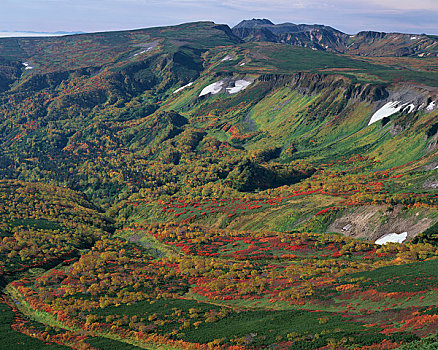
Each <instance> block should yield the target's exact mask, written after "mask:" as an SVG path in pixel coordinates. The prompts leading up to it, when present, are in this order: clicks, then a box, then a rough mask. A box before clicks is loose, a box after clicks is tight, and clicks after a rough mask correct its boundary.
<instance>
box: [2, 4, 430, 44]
mask: <svg viewBox="0 0 438 350" xmlns="http://www.w3.org/2000/svg"><path fill="white" fill-rule="evenodd" d="M0 9H1V11H0V31H37V32H55V31H68V32H70V31H84V32H95V31H107V30H121V29H134V28H146V27H154V26H165V25H172V24H180V23H185V22H193V21H200V20H209V21H214V22H216V23H225V24H228V25H230V26H234V25H236V24H237V23H238V22H240V21H241V20H243V19H251V18H268V19H270V20H271V21H273V22H274V23H284V22H292V23H308V24H315V23H317V24H325V25H330V26H333V27H335V28H337V29H339V30H342V31H344V32H346V33H350V34H354V33H357V32H359V31H361V30H375V31H385V32H405V33H415V34H417V33H418V34H421V33H427V34H437V35H438V0H0Z"/></svg>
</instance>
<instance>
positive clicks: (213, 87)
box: [199, 80, 224, 97]
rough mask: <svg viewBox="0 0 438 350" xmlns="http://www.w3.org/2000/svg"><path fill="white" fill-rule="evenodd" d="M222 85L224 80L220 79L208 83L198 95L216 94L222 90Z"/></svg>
mask: <svg viewBox="0 0 438 350" xmlns="http://www.w3.org/2000/svg"><path fill="white" fill-rule="evenodd" d="M222 85H224V81H223V80H220V81H217V82H216V83H213V84H210V85H208V86H207V87H205V88H204V89H203V90H202V91H201V93H200V94H199V97H201V96H205V95H208V94H212V95H216V94H218V93H219V92H220V91H221V90H222Z"/></svg>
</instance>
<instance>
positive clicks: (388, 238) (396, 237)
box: [374, 232, 408, 245]
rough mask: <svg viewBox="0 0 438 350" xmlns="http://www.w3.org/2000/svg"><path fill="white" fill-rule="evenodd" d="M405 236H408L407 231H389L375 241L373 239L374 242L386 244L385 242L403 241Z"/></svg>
mask: <svg viewBox="0 0 438 350" xmlns="http://www.w3.org/2000/svg"><path fill="white" fill-rule="evenodd" d="M406 238H408V233H407V232H403V233H400V234H397V233H389V234H387V235H384V236H383V237H380V238H379V239H378V240H377V241H375V242H374V243H375V244H379V245H382V244H386V243H403V242H404V241H405V240H406Z"/></svg>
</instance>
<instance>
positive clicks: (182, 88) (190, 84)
mask: <svg viewBox="0 0 438 350" xmlns="http://www.w3.org/2000/svg"><path fill="white" fill-rule="evenodd" d="M192 85H193V83H188V84H187V85H184V86H181V87H180V88H179V89H176V90H175V91H174V92H173V93H174V94H177V93H178V92H180V91H181V90H184V89H185V88H188V87H190V86H192Z"/></svg>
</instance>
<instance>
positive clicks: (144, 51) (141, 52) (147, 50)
mask: <svg viewBox="0 0 438 350" xmlns="http://www.w3.org/2000/svg"><path fill="white" fill-rule="evenodd" d="M152 49H153V48H152V47H148V48H147V49H145V50H143V51H140V52H139V53H136V54H135V55H134V56H133V57H137V56H138V55H142V54H144V53H146V52H149V51H151V50H152Z"/></svg>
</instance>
